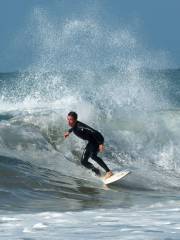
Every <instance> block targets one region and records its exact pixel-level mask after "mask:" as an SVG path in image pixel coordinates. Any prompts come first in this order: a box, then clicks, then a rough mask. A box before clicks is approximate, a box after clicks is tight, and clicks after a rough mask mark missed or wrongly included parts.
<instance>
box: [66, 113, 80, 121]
mask: <svg viewBox="0 0 180 240" xmlns="http://www.w3.org/2000/svg"><path fill="white" fill-rule="evenodd" d="M68 116H71V117H73V118H74V119H75V120H77V118H78V115H77V113H76V112H69V113H68Z"/></svg>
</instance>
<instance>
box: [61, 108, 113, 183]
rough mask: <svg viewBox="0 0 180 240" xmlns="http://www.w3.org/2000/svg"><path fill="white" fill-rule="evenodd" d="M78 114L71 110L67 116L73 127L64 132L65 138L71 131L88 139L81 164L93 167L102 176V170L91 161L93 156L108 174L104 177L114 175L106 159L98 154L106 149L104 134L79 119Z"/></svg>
mask: <svg viewBox="0 0 180 240" xmlns="http://www.w3.org/2000/svg"><path fill="white" fill-rule="evenodd" d="M77 119H78V115H77V113H76V112H69V113H68V116H67V122H68V125H69V126H70V127H71V128H70V129H69V130H68V132H65V133H64V138H67V137H68V136H69V135H70V133H71V132H73V133H74V134H75V135H76V136H77V137H79V138H81V139H83V140H87V141H88V144H87V145H86V147H85V149H84V152H83V155H82V158H81V164H82V165H83V166H85V167H86V168H88V169H91V170H92V171H93V172H94V173H95V174H96V175H97V176H100V175H101V173H100V170H99V169H98V168H96V167H94V165H93V164H92V163H90V162H88V159H89V158H90V157H91V158H92V159H93V160H94V161H95V162H97V163H98V164H99V165H100V166H101V167H102V168H103V169H104V170H105V171H106V175H105V176H104V178H105V179H106V178H109V177H111V176H112V175H113V173H112V171H111V170H110V169H109V168H108V166H107V165H106V164H105V163H104V161H103V160H102V159H101V158H100V157H98V156H97V154H98V152H103V151H104V137H103V136H102V134H101V133H100V132H98V131H96V130H95V129H93V128H91V127H89V126H88V125H86V124H84V123H82V122H80V121H78V120H77Z"/></svg>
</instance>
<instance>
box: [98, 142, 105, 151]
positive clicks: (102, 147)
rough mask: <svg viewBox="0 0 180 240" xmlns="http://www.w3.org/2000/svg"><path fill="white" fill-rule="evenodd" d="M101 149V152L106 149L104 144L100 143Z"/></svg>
mask: <svg viewBox="0 0 180 240" xmlns="http://www.w3.org/2000/svg"><path fill="white" fill-rule="evenodd" d="M99 151H100V152H103V151H104V144H100V145H99Z"/></svg>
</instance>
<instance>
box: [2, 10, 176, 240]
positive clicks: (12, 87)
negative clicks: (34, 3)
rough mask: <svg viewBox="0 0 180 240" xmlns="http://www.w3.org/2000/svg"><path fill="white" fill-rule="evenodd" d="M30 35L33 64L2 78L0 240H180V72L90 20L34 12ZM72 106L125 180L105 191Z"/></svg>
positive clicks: (134, 40)
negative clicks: (75, 126)
mask: <svg viewBox="0 0 180 240" xmlns="http://www.w3.org/2000/svg"><path fill="white" fill-rule="evenodd" d="M26 34H27V38H28V36H31V40H29V41H30V43H31V44H32V46H33V54H34V63H33V64H32V65H31V66H29V68H27V69H25V70H23V71H17V72H9V73H0V178H1V181H0V237H1V239H8V240H9V239H18V240H19V239H50V238H52V239H85V238H88V239H100V238H103V239H148V240H150V239H153V240H154V239H158V240H160V239H173V240H175V239H179V238H180V224H179V222H180V215H179V212H180V195H179V190H180V181H179V180H180V157H179V156H180V97H179V96H180V83H179V79H180V70H178V69H177V70H175V69H174V70H173V69H169V68H168V67H167V65H166V69H164V68H163V64H165V63H167V60H166V59H164V55H161V54H158V53H157V54H155V53H152V52H150V51H148V50H145V49H144V48H143V45H142V44H141V43H140V41H139V40H138V36H137V35H136V34H135V33H134V32H133V31H132V30H131V29H129V28H127V27H122V28H120V29H117V30H116V31H113V30H111V29H108V28H107V27H106V26H103V25H102V24H100V23H99V22H98V21H95V20H94V19H83V20H79V19H67V20H66V21H64V22H62V23H58V22H56V21H55V20H54V19H51V17H50V16H48V14H47V13H46V12H45V11H43V10H42V9H35V10H34V12H33V13H32V15H31V17H30V19H29V22H28V31H27V32H26ZM71 110H73V111H76V112H77V113H78V115H79V120H80V121H83V122H85V123H86V124H88V125H90V126H92V127H93V128H95V129H97V130H99V131H100V132H101V133H102V134H103V136H104V138H105V152H104V153H101V157H102V158H103V159H104V161H105V162H106V163H107V164H108V166H110V167H111V168H112V169H113V170H121V169H129V170H131V172H132V173H131V174H130V175H128V176H127V177H126V178H124V179H123V180H122V181H120V182H117V183H115V184H114V185H112V186H110V187H109V188H107V187H105V186H103V184H102V182H101V181H99V180H98V178H97V177H95V176H94V175H93V174H92V173H91V172H90V171H88V170H87V169H85V168H84V167H83V166H81V164H80V158H81V154H82V151H83V149H84V147H85V143H84V142H83V141H82V140H80V139H78V138H76V137H75V136H73V135H71V137H70V138H68V139H67V140H64V138H63V134H64V132H65V131H67V130H68V126H67V122H66V116H67V113H68V112H69V111H71Z"/></svg>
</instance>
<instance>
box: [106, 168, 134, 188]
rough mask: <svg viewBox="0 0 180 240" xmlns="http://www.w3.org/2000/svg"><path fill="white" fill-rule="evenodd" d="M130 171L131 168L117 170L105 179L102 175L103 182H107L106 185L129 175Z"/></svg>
mask: <svg viewBox="0 0 180 240" xmlns="http://www.w3.org/2000/svg"><path fill="white" fill-rule="evenodd" d="M129 173H130V171H129V170H123V171H119V172H115V173H114V174H113V175H112V176H111V177H109V178H107V179H104V177H102V178H101V179H102V181H103V183H105V184H106V185H108V184H110V183H113V182H116V181H118V180H120V179H122V178H124V177H125V176H127V175H128V174H129Z"/></svg>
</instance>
